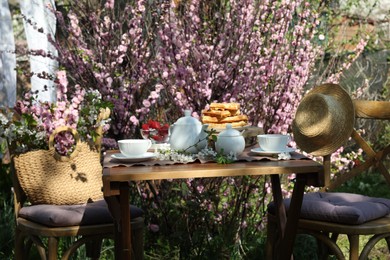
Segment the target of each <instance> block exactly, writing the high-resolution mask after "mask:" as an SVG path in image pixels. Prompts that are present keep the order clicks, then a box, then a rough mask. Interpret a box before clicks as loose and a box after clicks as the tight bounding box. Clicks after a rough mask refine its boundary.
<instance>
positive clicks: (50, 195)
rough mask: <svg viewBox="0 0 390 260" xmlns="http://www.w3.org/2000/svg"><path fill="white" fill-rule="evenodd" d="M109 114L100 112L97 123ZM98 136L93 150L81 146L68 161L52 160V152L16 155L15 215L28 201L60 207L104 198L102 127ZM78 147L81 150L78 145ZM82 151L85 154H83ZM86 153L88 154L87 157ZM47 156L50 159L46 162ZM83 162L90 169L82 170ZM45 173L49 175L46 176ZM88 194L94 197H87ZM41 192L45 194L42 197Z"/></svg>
mask: <svg viewBox="0 0 390 260" xmlns="http://www.w3.org/2000/svg"><path fill="white" fill-rule="evenodd" d="M109 114H110V112H109V110H104V111H101V113H100V115H99V117H98V120H99V121H101V120H104V119H106V118H108V117H109ZM96 133H97V138H96V139H95V142H94V143H93V144H92V147H94V149H90V146H89V145H88V144H86V143H82V144H81V146H82V148H81V149H80V151H79V154H78V155H77V156H76V158H75V159H72V160H70V161H68V162H61V161H57V160H55V159H54V158H53V157H54V156H53V152H52V151H43V150H42V151H34V152H30V153H31V154H23V155H21V156H22V157H20V156H15V157H14V158H13V164H12V166H13V167H12V171H13V172H12V182H13V191H14V210H15V215H16V216H18V213H19V210H20V209H21V208H22V206H23V205H24V204H25V202H26V201H29V202H31V203H32V204H57V205H61V204H80V203H86V202H87V200H86V198H90V199H92V200H96V199H101V198H102V192H101V188H102V184H101V173H102V170H101V167H102V166H101V164H100V151H101V142H102V135H103V131H102V126H99V127H98V128H97V129H96ZM77 147H79V145H78V146H77ZM85 147H87V148H85ZM83 149H84V151H86V152H83ZM85 153H88V154H87V155H85ZM37 154H38V155H37ZM48 154H50V156H47V155H48ZM37 156H38V157H37ZM45 156H47V157H48V158H47V159H44V157H45ZM41 157H42V158H41ZM49 157H50V158H49ZM37 158H38V159H39V160H40V161H39V162H37V160H38V159H37ZM80 158H81V159H80ZM49 161H50V162H49ZM80 162H82V164H86V165H87V166H86V167H83V166H82V165H80ZM32 164H34V165H32ZM88 164H89V165H88ZM48 165H49V166H48ZM34 167H38V169H37V168H36V169H35V170H34ZM87 167H88V168H87ZM63 168H66V170H64V169H63ZM90 168H92V169H93V176H92V175H88V173H87V172H86V171H87V169H90ZM70 170H73V172H74V174H73V172H71V173H70V174H68V173H69V171H70ZM45 171H46V175H44V174H45ZM64 172H65V173H66V174H63V175H64V176H62V175H61V173H64ZM71 174H73V176H65V175H71ZM84 174H86V175H84ZM34 175H42V176H43V177H42V176H41V177H39V176H38V177H37V176H34ZM85 176H91V177H88V178H89V179H88V178H85ZM64 180H70V182H72V181H73V182H72V183H71V185H70V186H69V187H66V186H67V185H66V184H67V182H68V181H64ZM64 182H65V183H64ZM77 185H79V186H77ZM80 185H81V186H80ZM87 186H88V187H87ZM81 187H82V188H81ZM81 189H82V190H81ZM89 192H90V193H91V194H88V193H89ZM40 193H44V194H42V195H40Z"/></svg>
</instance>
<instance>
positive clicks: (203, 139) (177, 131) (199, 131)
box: [169, 110, 208, 153]
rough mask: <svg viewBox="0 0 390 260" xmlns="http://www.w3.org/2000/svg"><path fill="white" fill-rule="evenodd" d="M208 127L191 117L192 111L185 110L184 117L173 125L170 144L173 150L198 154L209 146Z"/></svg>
mask: <svg viewBox="0 0 390 260" xmlns="http://www.w3.org/2000/svg"><path fill="white" fill-rule="evenodd" d="M207 127H208V125H207V124H205V125H202V123H201V122H200V121H199V120H197V119H196V118H194V117H192V116H191V110H184V117H181V118H179V119H178V120H177V121H176V123H174V124H173V125H171V127H170V128H169V130H170V137H169V144H170V145H171V149H173V150H185V151H186V152H188V153H197V152H198V151H200V150H202V149H203V148H205V147H206V145H207V136H208V135H207V133H206V132H205V130H206V129H207Z"/></svg>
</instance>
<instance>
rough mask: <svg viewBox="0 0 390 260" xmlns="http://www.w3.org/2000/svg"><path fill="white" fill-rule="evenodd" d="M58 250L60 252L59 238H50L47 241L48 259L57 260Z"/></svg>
mask: <svg viewBox="0 0 390 260" xmlns="http://www.w3.org/2000/svg"><path fill="white" fill-rule="evenodd" d="M57 250H58V238H57V237H49V238H48V240H47V253H48V256H47V259H48V260H57Z"/></svg>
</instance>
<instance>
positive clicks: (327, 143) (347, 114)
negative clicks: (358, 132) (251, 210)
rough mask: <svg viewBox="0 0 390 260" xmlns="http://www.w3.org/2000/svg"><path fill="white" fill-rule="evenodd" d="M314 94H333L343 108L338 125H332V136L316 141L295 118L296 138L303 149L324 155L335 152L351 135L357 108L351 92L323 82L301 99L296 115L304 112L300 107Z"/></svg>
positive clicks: (315, 154) (293, 129) (317, 154)
mask: <svg viewBox="0 0 390 260" xmlns="http://www.w3.org/2000/svg"><path fill="white" fill-rule="evenodd" d="M313 94H323V95H326V96H331V97H332V98H333V99H334V100H335V101H336V102H337V103H338V106H339V107H340V109H341V110H342V111H341V112H342V116H341V119H340V122H337V125H333V126H331V129H329V131H331V132H332V136H331V138H330V137H329V138H327V139H323V140H320V141H318V142H317V141H315V140H314V139H313V138H311V137H309V136H306V135H305V134H304V133H303V132H302V131H301V128H300V125H299V124H298V123H297V121H296V120H295V119H294V120H293V124H292V131H293V136H294V140H295V142H296V144H297V146H298V147H299V149H301V150H302V151H305V152H307V153H310V154H312V155H314V156H324V155H328V154H331V153H333V152H335V151H336V150H337V149H339V148H340V147H341V146H342V145H343V144H344V143H345V142H346V141H347V140H348V139H349V137H350V136H351V134H352V131H353V127H354V124H355V108H354V105H353V101H352V99H351V97H350V96H349V94H348V93H347V92H346V91H345V90H344V89H343V88H342V87H341V86H339V85H337V84H331V83H327V84H323V85H320V86H318V87H315V88H313V89H312V90H311V91H310V92H309V93H308V94H307V95H306V96H305V97H304V98H303V99H302V101H301V103H300V105H299V106H298V108H297V112H296V116H295V118H296V117H297V115H298V114H299V113H302V111H301V109H300V107H301V104H304V103H305V101H306V100H307V99H308V97H309V96H311V95H313ZM306 105H308V104H306ZM301 115H302V114H301Z"/></svg>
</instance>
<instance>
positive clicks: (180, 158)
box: [156, 145, 237, 164]
mask: <svg viewBox="0 0 390 260" xmlns="http://www.w3.org/2000/svg"><path fill="white" fill-rule="evenodd" d="M156 157H157V159H159V160H169V161H174V162H180V163H189V162H194V161H195V160H196V159H199V160H203V161H215V162H216V163H219V164H229V163H233V162H234V161H236V160H237V156H236V155H235V154H228V155H224V154H222V153H218V152H216V151H214V150H213V149H211V148H208V147H206V148H204V149H202V150H201V151H199V152H198V153H197V154H189V153H186V152H184V151H177V150H172V149H170V148H169V145H167V146H161V147H160V148H159V149H158V150H157V151H156Z"/></svg>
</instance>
